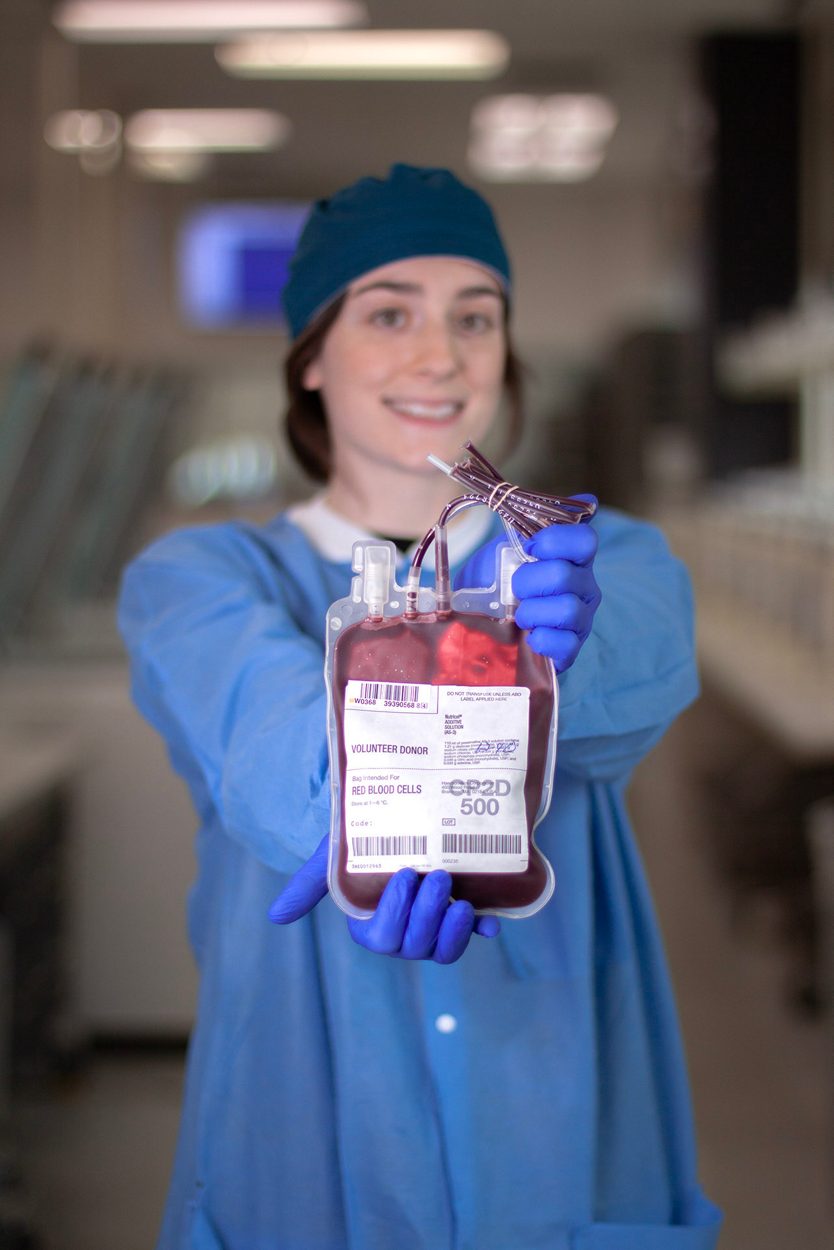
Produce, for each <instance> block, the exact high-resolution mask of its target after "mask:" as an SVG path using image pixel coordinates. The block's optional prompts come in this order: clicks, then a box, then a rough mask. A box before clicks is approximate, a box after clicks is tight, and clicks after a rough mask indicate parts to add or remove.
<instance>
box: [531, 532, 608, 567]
mask: <svg viewBox="0 0 834 1250" xmlns="http://www.w3.org/2000/svg"><path fill="white" fill-rule="evenodd" d="M598 546H599V539H598V538H597V532H596V530H595V529H594V528H593V526H591V525H547V526H545V528H544V529H543V530H539V531H538V533H537V534H534V535H533V537H532V538H528V539H527V541H526V542H525V543H524V550H525V551H526V552H527V554H528V555H531V556H535V557H536V559H537V560H570V562H571V563H572V564H590V563H591V561H592V560H593V558H594V556H595V555H596V553H597V548H598Z"/></svg>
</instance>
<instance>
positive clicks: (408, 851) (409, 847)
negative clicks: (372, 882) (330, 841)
mask: <svg viewBox="0 0 834 1250" xmlns="http://www.w3.org/2000/svg"><path fill="white" fill-rule="evenodd" d="M352 842H353V853H354V855H357V856H362V855H425V854H426V851H427V849H428V838H427V836H426V835H425V834H423V835H422V836H420V837H416V836H414V835H411V834H399V835H393V834H392V835H391V837H387V838H384V837H368V838H353V839H352Z"/></svg>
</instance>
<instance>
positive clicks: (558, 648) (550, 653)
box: [527, 625, 583, 673]
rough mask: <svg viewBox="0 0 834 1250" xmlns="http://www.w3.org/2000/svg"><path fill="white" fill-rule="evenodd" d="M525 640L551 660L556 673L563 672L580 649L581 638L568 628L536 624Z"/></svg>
mask: <svg viewBox="0 0 834 1250" xmlns="http://www.w3.org/2000/svg"><path fill="white" fill-rule="evenodd" d="M527 642H528V644H529V646H530V647H532V649H533V650H534V651H537V652H538V654H539V655H546V656H547V657H548V658H549V659H551V660H552V661H553V667H554V668H555V669H556V672H557V673H564V672H566V671H567V669H569V668H570V666H571V664H573V663H574V661H575V660H576V657H577V656H578V655H579V652H580V651H581V650H582V643H583V639H582V638H580V637H579V635H578V634H574V633H572V632H571V630H569V629H547V628H546V627H545V626H543V625H539V626H537V628H536V629H533V630H531V631H530V633H529V634H528V635H527Z"/></svg>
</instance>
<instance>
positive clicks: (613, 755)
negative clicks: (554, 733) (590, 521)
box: [557, 510, 698, 781]
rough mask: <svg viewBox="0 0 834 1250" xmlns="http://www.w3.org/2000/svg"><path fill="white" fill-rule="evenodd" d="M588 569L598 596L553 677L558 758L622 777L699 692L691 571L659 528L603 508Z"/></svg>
mask: <svg viewBox="0 0 834 1250" xmlns="http://www.w3.org/2000/svg"><path fill="white" fill-rule="evenodd" d="M596 524H597V528H598V532H599V538H600V545H599V551H598V554H597V557H596V561H595V565H594V569H595V573H596V578H597V582H598V583H599V586H600V589H601V591H602V603H601V605H600V607H599V609H598V611H597V613H596V616H595V618H594V626H593V630H592V632H591V634H590V636H589V638H588V639H587V641H586V642H585V644H584V646H583V648H582V651H581V652H580V654H579V657H578V659H577V660H576V663H575V664H574V665H573V667H572V668H571V669H569V670H568V672H567V673H565V674H564V675H563V676H562V677H560V679H559V688H560V708H559V737H558V752H557V765H558V767H559V769H560V770H561V771H564V772H569V773H572V774H574V775H575V776H578V777H581V778H584V779H587V780H591V781H613V780H617V779H620V778H623V777H625V776H627V774H628V773H629V772H630V771H631V769H632V768H634V766H635V765H636V764H637V763H638V762H639V760H640V759H641V758H642V757H643V756H644V755H645V754H647V753H648V751H649V750H651V748H652V747H653V746H654V745H655V743H656V742H657V741H658V740H659V739H660V738H661V737H662V735H663V733H664V732H665V730H666V729H667V727H668V726H669V724H670V723H671V722H672V720H674V718H675V717H676V716H677V715H678V713H679V712H681V711H682V710H683V709H684V708H685V707H686V706H687V705H688V704H689V703H691V702H692V700H693V699H695V698H696V696H697V694H698V675H697V669H696V663H695V645H694V614H693V603H692V591H691V587H690V582H689V576H688V574H687V572H686V569H685V567H684V565H683V564H682V563H681V562H680V561H679V560H677V559H676V558H675V557H674V556H673V555H672V553H671V552H670V550H669V548H668V545H667V543H666V540H665V539H664V537H663V535H662V534H661V532H660V531H659V530H658V529H657V528H656V527H655V526H653V525H650V524H648V523H647V522H643V521H637V520H634V519H632V518H630V517H626V516H624V515H622V514H620V513H617V512H611V511H607V510H606V511H604V512H602V513H600V515H599V518H598V521H597V522H596Z"/></svg>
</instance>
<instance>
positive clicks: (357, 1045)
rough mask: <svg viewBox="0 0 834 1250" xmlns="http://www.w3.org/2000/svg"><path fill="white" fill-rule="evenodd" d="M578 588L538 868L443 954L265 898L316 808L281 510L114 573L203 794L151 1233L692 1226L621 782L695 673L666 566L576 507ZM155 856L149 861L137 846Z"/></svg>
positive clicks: (300, 574) (659, 1246) (333, 914)
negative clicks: (584, 574)
mask: <svg viewBox="0 0 834 1250" xmlns="http://www.w3.org/2000/svg"><path fill="white" fill-rule="evenodd" d="M594 524H595V525H596V526H597V528H598V532H599V537H600V549H599V555H598V557H597V564H596V569H597V577H598V581H599V583H600V586H601V587H602V592H603V600H602V606H601V608H600V609H599V611H598V613H597V616H596V620H595V624H594V630H593V633H592V635H591V636H590V638H589V639H588V641H587V642H586V644H585V646H584V648H583V651H582V653H581V655H580V657H579V659H578V660H577V662H576V664H575V665H574V667H573V668H572V669H571V670H570V671H569V672H568V673H567V674H565V675H564V676H563V678H562V679H561V683H560V684H561V710H560V723H559V736H558V764H557V774H556V784H555V790H554V797H553V802H552V805H551V809H550V812H549V815H548V816H547V817H546V819H545V821H544V822H543V823H542V825H541V826H540V827H539V831H538V834H537V838H538V841H539V844H540V845H541V847H542V849H543V851H544V852H545V854H546V855H547V856H548V857H549V858H550V860H551V862H552V864H553V866H554V869H555V872H556V881H557V888H556V893H555V895H554V897H553V899H552V900H551V902H550V903H549V904H548V905H547V907H545V908H544V909H543V910H542V911H541V912H539V913H538V914H537V915H536V916H534V917H532V918H530V919H526V920H520V921H508V920H505V921H504V923H503V931H502V933H501V935H500V936H499V937H498V938H497V939H495V940H490V941H487V940H484V939H481V938H474V939H473V940H472V942H471V943H470V946H469V948H468V949H467V951H466V952H465V954H464V956H463V958H462V959H460V961H459V962H457V963H455V964H453V965H451V966H448V967H444V966H439V965H437V964H434V963H432V962H430V961H429V962H410V961H405V960H398V959H391V958H386V957H384V956H381V955H377V954H373V953H371V952H369V951H367V950H365V949H363V948H362V947H360V946H358V945H357V944H356V943H354V942H353V941H352V940H351V938H350V936H349V934H348V930H347V927H346V924H345V918H344V916H343V915H342V914H341V912H340V911H339V910H338V909H337V907H336V906H335V904H334V903H333V902H332V900H331V899H330V898H326V899H325V900H324V902H323V903H322V904H320V905H319V907H318V908H316V910H315V911H314V912H313V913H312V914H311V915H310V916H308V917H306V918H304V919H303V920H301V921H299V922H297V923H295V924H293V925H290V926H287V927H285V928H276V927H274V926H273V925H271V924H269V922H268V920H267V912H268V909H269V905H270V903H271V902H272V900H273V899H274V897H275V895H276V894H277V893H278V892H279V890H280V889H281V888H282V886H283V885H284V883H285V882H286V879H287V875H288V874H290V873H292V872H293V871H294V870H295V869H297V868H298V867H299V865H300V864H301V863H302V862H303V861H304V860H305V859H306V858H307V857H308V856H309V855H310V854H311V853H312V851H313V850H314V849H315V847H316V845H317V844H318V842H319V839H320V838H321V836H322V834H323V833H324V832H325V831H326V830H327V828H328V826H329V790H328V761H327V751H326V744H325V718H326V702H325V687H324V682H323V677H322V665H323V655H324V620H325V612H326V610H327V607H328V605H329V604H330V602H332V601H333V600H335V599H338V598H341V597H343V596H344V595H345V593H346V591H347V587H348V585H349V579H350V568H349V565H348V564H347V563H346V562H345V561H344V560H341V559H332V558H327V557H325V556H323V555H321V554H320V552H319V550H317V548H316V546H315V545H313V543H312V542H311V540H310V537H309V535H308V534H306V533H305V532H304V531H303V529H302V528H299V526H298V525H297V524H295V523H294V522H293V521H292V520H290V519H288V518H287V517H286V516H284V515H282V516H279V517H277V518H276V519H275V520H273V521H272V522H270V523H268V524H266V525H263V526H260V525H254V524H249V523H244V522H232V523H226V524H219V525H213V526H206V527H198V528H193V529H189V530H182V531H180V532H175V533H172V534H170V535H167V536H165V537H163V538H162V539H160V540H159V541H157V542H156V543H155V544H154V545H153V546H151V547H150V548H149V549H148V550H147V551H145V552H144V553H143V554H142V555H141V556H140V557H139V558H138V559H137V560H135V561H134V562H133V563H132V565H131V566H129V568H128V569H127V571H126V574H125V578H124V583H123V589H122V596H121V602H120V626H121V629H122V633H123V636H124V638H125V640H126V644H127V647H128V650H129V652H130V656H131V660H132V672H133V690H134V697H135V700H136V702H137V704H138V706H139V708H140V709H141V711H142V712H143V713H144V715H145V716H146V717H147V718H148V720H149V721H150V722H151V723H152V724H153V725H154V726H155V727H156V728H157V729H158V731H159V732H160V733H161V734H162V736H163V738H164V739H165V741H166V743H167V746H168V749H169V752H170V757H171V760H172V763H173V766H174V768H175V769H176V770H177V771H178V772H179V773H180V774H181V775H182V776H183V777H184V778H185V780H186V782H187V783H188V786H189V787H190V791H191V794H192V796H193V801H194V804H195V807H196V809H197V813H198V816H199V826H200V828H199V834H198V839H197V855H198V861H199V863H198V874H197V879H196V884H195V885H194V887H193V890H192V893H191V897H190V903H189V930H190V938H191V942H192V944H193V948H194V952H195V955H196V958H197V961H198V963H199V969H200V993H199V1005H198V1014H197V1021H196V1025H195V1028H194V1031H193V1034H192V1038H191V1042H190V1047H189V1054H188V1063H187V1072H186V1088H185V1096H184V1108H183V1116H182V1124H181V1130H180V1136H179V1142H178V1147H177V1154H176V1162H175V1166H174V1174H173V1179H172V1183H171V1188H170V1193H169V1198H168V1203H167V1207H166V1211H165V1215H164V1221H163V1227H162V1232H161V1234H160V1241H159V1250H708V1248H709V1247H712V1246H713V1245H714V1244H715V1241H716V1237H717V1230H718V1225H719V1219H720V1217H719V1213H718V1212H717V1210H716V1209H715V1208H714V1207H713V1206H712V1205H711V1203H710V1202H709V1201H708V1200H707V1199H706V1198H705V1197H704V1196H703V1195H702V1193H701V1191H700V1189H699V1186H698V1181H697V1176H696V1165H695V1153H694V1144H693V1130H692V1122H691V1112H690V1105H689V1098H688V1091H687V1081H686V1073H685V1067H684V1059H683V1055H682V1050H681V1044H680V1039H679V1035H678V1028H677V1023H676V1017H675V1011H674V1005H673V1000H672V994H671V990H670V985H669V980H668V975H667V970H666V967H665V963H664V956H663V952H662V948H661V943H660V939H659V935H658V931H657V927H656V922H655V920H654V917H653V912H652V906H651V901H650V898H649V895H648V892H647V888H646V884H645V881H644V877H643V873H642V870H641V866H640V863H639V860H638V856H637V853H636V850H635V846H634V843H633V840H632V833H631V831H630V828H629V822H628V817H627V814H626V807H625V802H624V789H625V786H626V783H627V779H628V776H629V772H630V770H631V769H632V768H633V766H634V765H635V764H636V763H637V761H638V760H639V759H640V758H641V757H642V756H643V755H644V754H645V753H646V752H647V751H648V750H649V749H650V748H651V747H652V745H653V744H654V743H655V742H657V740H658V738H659V737H660V736H661V734H662V733H663V731H664V729H665V728H666V726H667V725H668V724H669V722H670V721H671V720H672V718H673V717H674V716H675V715H676V714H677V713H678V712H680V711H681V709H682V708H684V707H685V706H686V705H687V704H688V703H689V702H690V701H691V700H692V699H693V697H694V696H695V694H696V690H697V679H696V673H695V667H694V660H693V638H692V609H691V601H690V592H689V587H688V581H687V577H686V574H685V572H684V570H683V569H682V567H681V566H680V564H678V563H677V561H676V560H675V559H674V558H673V557H672V556H671V554H670V553H669V551H668V549H667V547H666V544H665V542H664V540H663V538H662V537H661V535H660V534H659V532H658V531H657V530H656V529H654V528H653V527H652V526H650V525H648V524H646V523H643V522H639V521H636V520H633V519H630V518H627V517H625V516H623V515H620V514H617V513H614V512H605V511H602V512H601V513H600V515H599V517H598V518H597V519H596V520H595V522H594ZM160 871H161V872H164V864H162V865H160Z"/></svg>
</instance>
